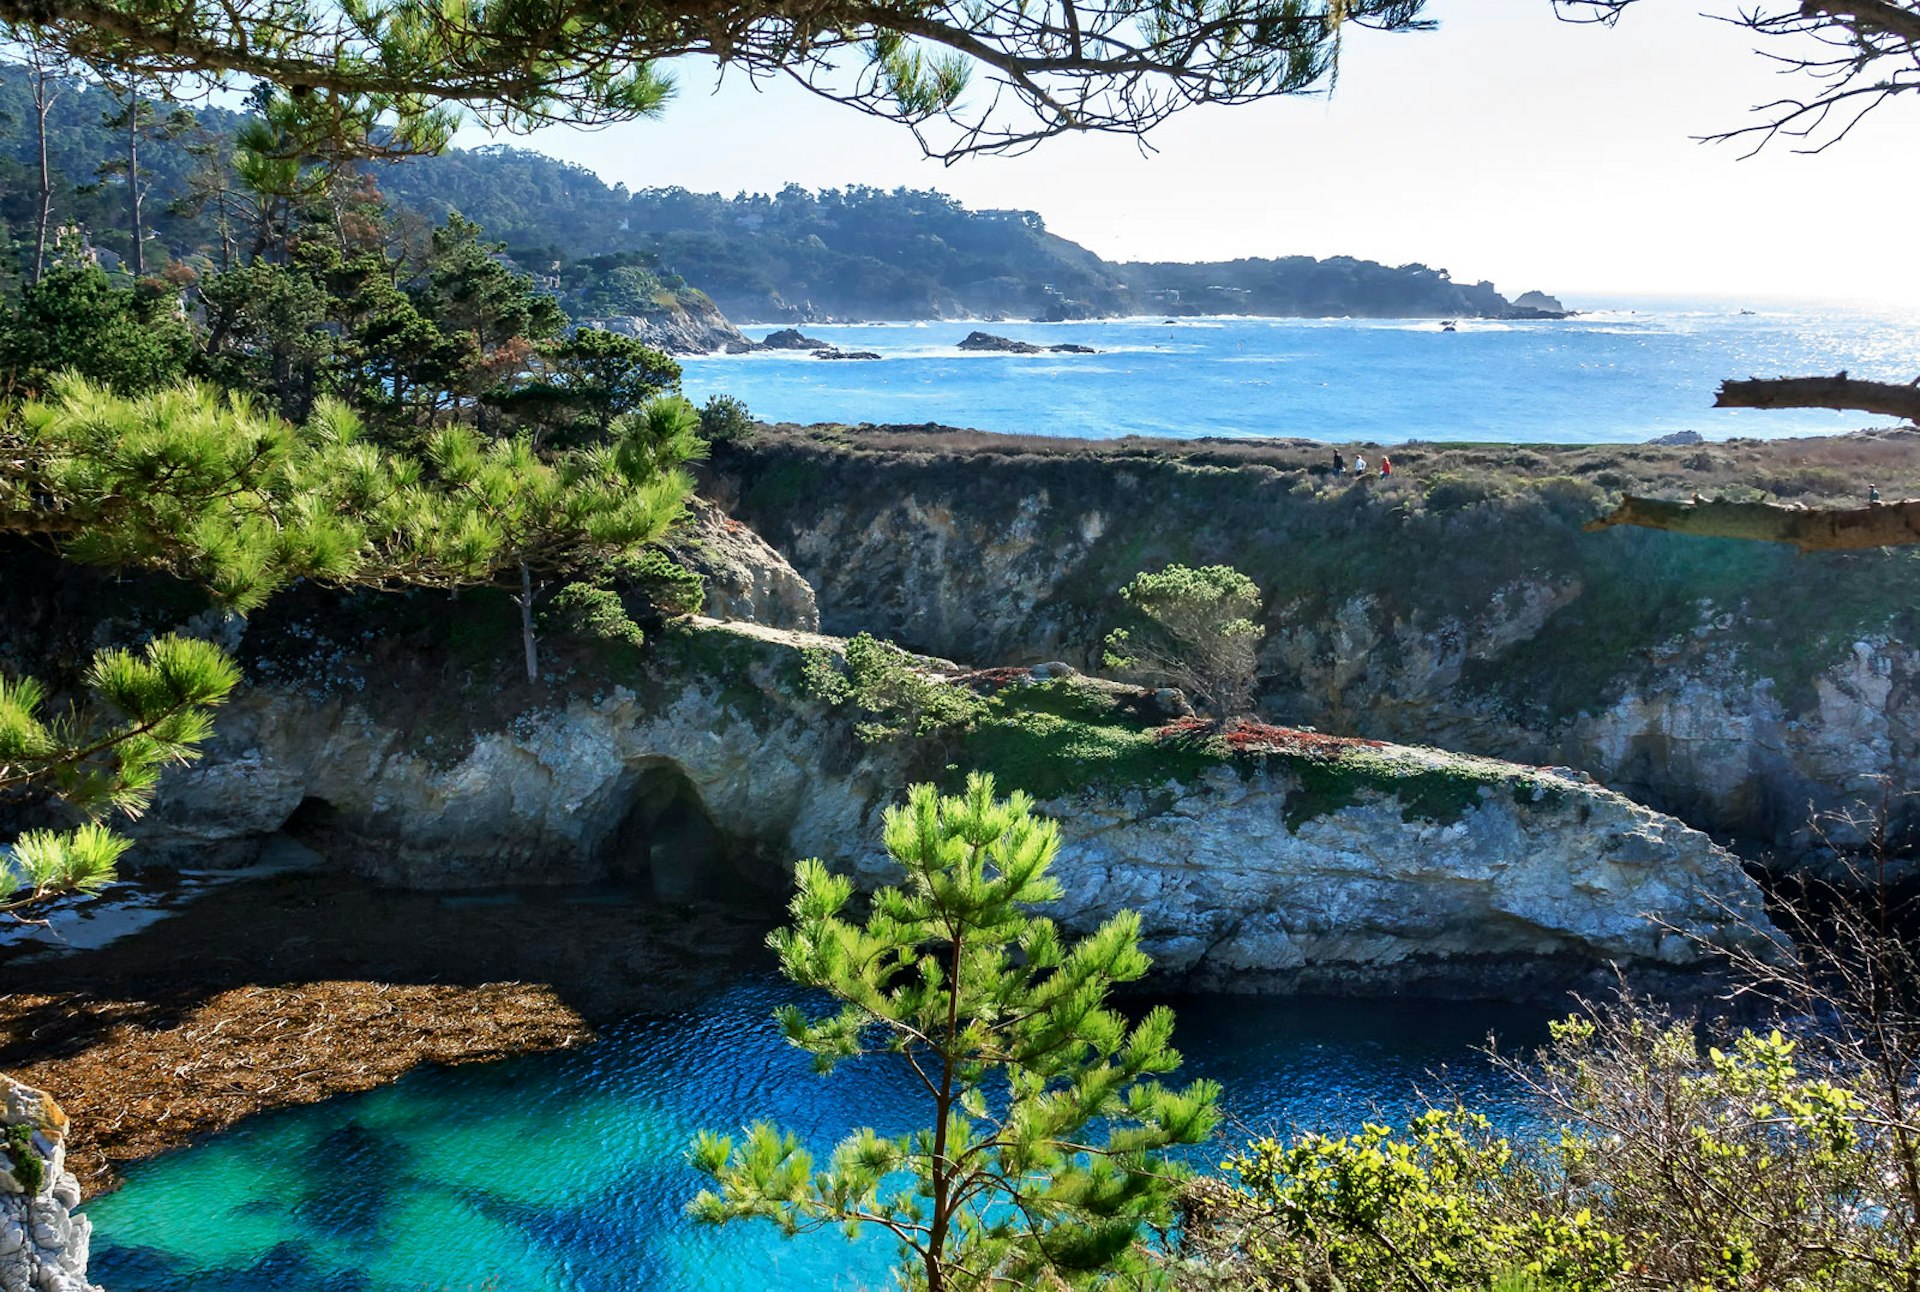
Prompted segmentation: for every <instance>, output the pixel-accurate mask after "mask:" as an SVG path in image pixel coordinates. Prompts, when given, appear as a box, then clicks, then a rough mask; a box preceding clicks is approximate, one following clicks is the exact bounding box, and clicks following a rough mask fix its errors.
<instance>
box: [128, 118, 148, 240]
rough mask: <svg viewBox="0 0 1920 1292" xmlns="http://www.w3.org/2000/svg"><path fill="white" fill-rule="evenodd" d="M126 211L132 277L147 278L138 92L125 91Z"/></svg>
mask: <svg viewBox="0 0 1920 1292" xmlns="http://www.w3.org/2000/svg"><path fill="white" fill-rule="evenodd" d="M127 211H128V214H129V216H130V217H131V219H132V223H133V276H134V277H135V278H145V277H146V276H147V252H146V248H145V246H143V245H142V243H143V241H144V240H143V239H142V237H141V229H140V92H139V91H138V90H133V89H129V90H128V91H127Z"/></svg>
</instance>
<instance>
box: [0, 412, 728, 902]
mask: <svg viewBox="0 0 1920 1292" xmlns="http://www.w3.org/2000/svg"><path fill="white" fill-rule="evenodd" d="M693 418H694V414H693V413H692V411H691V410H690V409H686V410H681V409H678V408H676V409H674V410H672V415H671V417H670V418H669V419H668V420H669V421H671V422H672V426H673V427H681V426H683V424H684V423H686V422H690V421H692V420H693ZM668 429H669V430H671V429H672V428H671V427H670V428H668ZM445 435H446V437H453V438H451V439H445V442H444V443H439V444H436V452H435V454H434V455H432V456H430V457H427V458H420V457H414V456H410V455H408V454H405V453H402V452H398V451H395V450H392V449H384V448H381V447H379V446H378V445H376V444H374V443H371V442H369V441H368V440H367V438H366V437H365V436H364V434H363V433H362V430H361V427H360V424H359V421H358V419H357V418H356V417H355V416H354V415H353V413H352V412H351V411H350V410H348V409H347V408H346V407H345V406H344V405H342V404H340V403H338V402H337V401H332V400H323V401H321V402H320V403H319V404H318V405H317V406H316V409H315V412H314V415H313V417H312V418H310V419H309V420H308V421H307V422H306V423H304V424H301V425H294V424H292V423H289V422H286V421H283V420H281V419H280V418H278V417H276V416H273V415H271V414H269V413H266V412H263V411H261V410H260V409H259V408H257V407H256V406H255V405H254V404H253V403H252V402H250V401H248V400H247V399H245V398H244V397H241V396H238V395H224V396H223V395H220V394H218V393H216V392H214V391H212V390H210V389H208V388H205V387H198V386H176V387H172V388H168V389H163V390H159V391H156V392H152V393H149V394H145V395H140V396H126V395H120V394H116V393H114V392H112V391H111V390H108V389H107V388H105V387H103V386H99V385H95V384H92V383H89V382H88V381H86V380H85V379H83V378H80V377H77V376H73V375H68V376H65V377H61V378H57V379H55V380H54V381H53V383H52V389H51V391H50V393H49V394H48V396H47V397H46V398H45V399H41V400H30V401H27V402H25V403H21V404H18V405H15V406H12V407H0V537H11V538H14V539H17V540H23V541H30V542H38V543H42V544H46V545H49V546H51V547H52V548H53V549H54V550H56V551H58V552H59V553H60V554H61V555H63V556H65V557H67V558H69V559H72V560H76V561H79V562H82V563H86V564H92V565H100V566H105V567H109V568H134V569H147V570H155V571H160V572H164V573H167V574H172V575H175V576H177V577H180V578H182V579H186V580H189V581H191V582H193V583H195V584H197V585H199V586H200V587H202V588H204V589H206V591H207V592H208V593H209V594H210V595H211V597H212V598H213V600H214V602H215V603H216V604H217V605H219V606H222V607H225V608H226V609H228V610H231V611H234V612H238V613H245V612H247V611H249V610H252V609H254V608H256V607H258V606H260V605H261V604H263V603H264V602H265V601H266V600H267V599H268V598H269V597H271V596H272V595H273V594H274V593H275V592H277V591H278V590H280V589H281V588H283V587H285V586H286V585H287V584H288V583H290V582H292V581H293V580H295V579H305V580H308V581H311V582H315V583H320V584H325V585H331V586H335V587H375V588H381V587H409V586H411V587H437V588H457V587H461V586H468V585H474V584H484V583H490V582H493V581H494V580H495V578H496V577H497V576H498V575H499V574H500V572H502V571H508V572H510V573H511V574H512V575H514V576H517V577H518V578H520V579H523V580H524V579H525V578H526V577H527V576H526V574H525V573H524V571H525V570H527V569H528V568H529V566H530V563H539V564H540V566H541V568H543V569H548V570H575V569H579V568H582V567H584V566H586V565H588V564H590V563H592V562H594V561H602V560H611V559H615V558H618V557H620V556H623V555H633V554H636V553H637V552H638V551H639V550H640V549H642V548H643V547H644V546H645V545H646V544H648V543H650V542H652V541H654V540H655V539H657V538H659V537H660V536H661V534H662V533H664V531H665V529H666V527H667V526H668V525H670V524H671V523H672V521H673V520H674V518H676V517H677V516H678V514H679V511H680V508H681V505H682V500H683V498H684V496H685V493H686V490H687V488H688V482H687V480H686V477H685V476H684V474H682V473H680V472H679V470H678V462H679V461H680V460H683V458H684V455H685V454H687V453H689V452H691V451H693V448H694V447H697V444H698V441H697V440H692V437H691V436H690V435H688V436H684V437H681V438H673V437H672V436H668V437H667V439H668V442H666V443H657V442H655V441H654V440H650V439H649V438H648V434H647V428H645V427H635V428H633V429H632V431H631V433H630V434H629V435H628V436H627V437H625V438H624V439H622V440H621V441H619V442H617V443H616V444H615V445H613V446H607V447H603V448H601V449H598V450H594V451H592V452H584V451H583V452H578V453H573V454H568V455H564V456H562V457H560V458H558V459H555V460H543V459H540V458H539V457H537V456H534V455H532V454H531V453H529V452H526V451H524V448H523V445H522V444H521V443H519V442H503V443H495V444H493V445H491V446H490V447H485V448H483V447H480V446H478V445H476V444H474V443H472V442H471V441H470V440H465V441H462V440H460V438H459V437H461V436H470V433H468V432H460V431H449V432H446V433H445ZM444 438H445V437H443V439H444ZM529 604H530V603H529ZM528 631H529V633H530V631H531V627H530V624H529V627H528ZM530 643H531V639H530V637H529V646H528V650H529V656H528V662H529V673H532V672H533V661H532V655H531V644H530ZM237 680H238V673H237V671H236V669H235V667H234V665H233V663H232V661H231V660H229V659H228V658H227V657H226V656H225V655H224V654H223V653H222V652H221V651H220V650H219V649H217V648H216V647H214V646H213V645H211V644H210V643H207V642H204V641H196V640H189V639H185V638H180V637H173V636H165V637H161V638H158V639H157V640H155V641H152V642H150V643H148V644H147V645H146V646H145V647H144V648H142V649H140V650H137V651H124V650H108V651H102V652H101V653H100V654H98V655H97V656H96V657H95V659H94V660H93V663H92V665H91V667H90V668H89V669H87V670H86V672H85V676H84V678H83V679H82V683H83V689H84V690H85V691H86V692H87V693H88V694H89V695H90V696H91V700H90V702H88V703H85V704H81V705H78V706H65V707H63V706H57V705H54V704H53V703H51V696H50V692H49V688H48V687H46V686H45V685H43V684H41V683H40V682H38V681H35V680H34V679H32V678H22V677H8V676H5V675H0V800H10V799H24V800H26V801H27V803H28V804H29V805H32V804H34V803H42V804H44V805H45V806H46V807H48V808H49V810H52V809H53V802H52V801H54V800H58V801H61V802H64V804H65V805H66V808H67V809H68V810H70V811H72V812H77V813H79V814H80V815H81V816H83V817H84V818H86V819H85V821H84V822H83V823H82V824H80V825H79V826H77V827H75V828H72V829H68V830H65V831H59V830H29V831H27V832H25V833H23V834H21V835H20V836H19V837H18V838H16V839H14V840H13V842H12V843H11V844H10V845H8V847H7V848H6V850H5V851H4V853H0V911H5V910H12V909H16V908H19V907H22V906H27V905H31V904H34V903H38V902H43V901H45V900H47V899H49V898H52V897H56V896H59V895H61V894H63V893H72V892H83V893H84V892H91V891H94V890H96V889H98V888H99V887H100V886H101V885H103V884H104V883H106V882H107V881H108V880H110V879H111V877H112V874H113V867H114V863H115V862H116V861H117V860H118V859H119V857H120V856H121V854H122V853H124V852H125V850H126V848H127V843H126V841H125V840H124V839H121V838H119V837H118V836H115V835H114V834H112V833H111V831H109V830H108V829H107V828H106V826H105V824H104V820H105V818H107V817H109V816H111V815H112V814H114V813H122V814H134V813H138V812H139V811H140V810H141V809H142V808H144V807H145V806H146V804H147V803H148V802H149V801H150V800H151V798H152V795H153V792H154V789H155V786H156V784H157V782H158V778H159V775H160V773H161V772H162V771H163V770H164V769H165V768H166V767H167V766H169V765H173V764H178V763H181V762H186V761H189V760H191V759H192V758H193V757H194V756H195V754H196V751H197V748H198V746H199V745H200V744H201V743H202V742H203V741H204V740H205V739H206V737H207V736H208V734H209V733H210V730H211V726H210V710H211V709H212V708H213V707H214V706H216V705H217V704H219V703H220V701H221V700H223V699H224V698H225V697H226V695H227V694H228V692H229V691H230V690H231V689H232V688H233V686H234V685H235V683H236V681H237Z"/></svg>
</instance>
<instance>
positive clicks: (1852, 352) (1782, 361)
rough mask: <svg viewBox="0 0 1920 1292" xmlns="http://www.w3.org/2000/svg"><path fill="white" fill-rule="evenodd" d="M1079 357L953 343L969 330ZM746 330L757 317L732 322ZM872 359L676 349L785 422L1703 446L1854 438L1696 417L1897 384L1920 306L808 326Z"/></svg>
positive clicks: (1911, 361) (1817, 417)
mask: <svg viewBox="0 0 1920 1292" xmlns="http://www.w3.org/2000/svg"><path fill="white" fill-rule="evenodd" d="M976 327H979V328H983V329H984V330H986V331H989V332H993V333H996V334H998V335H1002V336H1008V337H1013V338H1015V339H1018V340H1027V341H1035V342H1040V343H1043V344H1055V343H1059V342H1075V343H1078V344H1082V345H1090V346H1093V347H1095V348H1096V349H1098V350H1100V351H1102V353H1100V354H1097V355H1054V354H1048V355H1031V356H1025V355H1000V354H967V353H963V352H961V351H959V350H956V349H955V348H954V347H955V345H956V343H958V342H959V341H960V339H961V338H962V337H964V336H965V335H966V334H967V333H968V332H969V331H971V330H973V329H974V328H976ZM746 330H747V332H748V334H749V335H750V336H753V337H755V338H756V339H758V338H759V337H761V336H763V335H765V333H766V332H768V331H771V330H772V329H771V328H766V327H754V328H748V329H746ZM803 330H804V331H805V332H806V333H807V334H808V335H810V336H817V337H819V338H820V339H821V340H824V341H829V342H831V343H833V344H835V345H838V346H840V347H841V348H843V349H849V350H871V351H874V352H877V353H879V354H880V355H882V356H883V358H882V359H881V360H879V361H877V362H874V361H838V362H824V361H822V360H819V359H815V358H813V357H812V356H811V355H810V354H808V353H807V352H805V351H799V352H780V353H767V354H755V355H743V356H725V357H712V358H701V359H690V360H686V361H685V362H684V367H685V370H686V389H687V392H688V394H689V395H691V396H692V397H694V398H695V399H696V400H697V401H704V400H705V399H706V398H707V396H709V395H711V394H716V393H725V394H731V395H735V396H738V397H739V398H741V399H744V400H745V401H746V403H747V406H748V407H749V408H750V409H751V410H752V411H753V413H754V415H755V416H757V417H760V418H763V419H766V420H770V421H790V422H825V421H836V422H895V423H918V422H941V423H945V424H947V425H950V426H967V427H973V428H976V429H979V430H986V431H1002V432H1010V433H1020V434H1033V435H1072V436H1088V437H1093V438H1100V439H1104V438H1108V437H1112V436H1119V435H1131V434H1139V435H1166V436H1178V437H1189V436H1200V435H1280V436H1303V437H1306V438H1309V439H1316V440H1337V441H1344V440H1350V439H1365V440H1374V441H1378V442H1382V443H1397V442H1400V441H1403V440H1409V439H1420V440H1501V441H1527V442H1545V443H1554V442H1564V443H1588V442H1597V441H1607V440H1615V441H1635V440H1646V439H1650V438H1652V437H1654V436H1657V435H1664V434H1667V433H1669V432H1672V431H1679V430H1695V431H1698V432H1700V433H1701V434H1702V435H1705V436H1707V437H1708V438H1711V439H1724V438H1728V437H1732V436H1759V437H1769V436H1778V435H1794V434H1808V433H1814V432H1833V431H1847V430H1854V429H1857V428H1859V427H1861V426H1866V425H1873V424H1875V423H1876V419H1874V418H1871V417H1868V416H1866V415H1864V414H1858V413H1829V412H1818V411H1811V410H1809V411H1776V412H1757V411H1751V410H1748V411H1741V410H1727V409H1722V410H1715V409H1714V408H1713V407H1712V403H1713V392H1714V389H1715V387H1716V386H1718V385H1719V383H1720V381H1721V380H1722V379H1723V378H1727V377H1747V376H1778V375H1782V374H1792V375H1807V374H1813V373H1830V372H1835V371H1838V370H1840V369H1843V368H1844V369H1847V370H1848V371H1849V372H1851V373H1852V375H1853V376H1856V377H1866V378H1874V379H1880V380H1891V381H1911V380H1912V379H1913V378H1914V376H1915V375H1916V374H1920V314H1914V313H1912V312H1907V313H1901V312H1897V311H1893V310H1881V311H1877V312H1867V311H1862V310H1858V309H1840V308H1814V307H1795V308H1782V307H1775V308H1765V307H1756V312H1755V313H1753V314H1750V315H1742V314H1740V313H1739V312H1738V307H1737V306H1736V305H1735V304H1726V303H1722V304H1708V305H1701V304H1692V305H1667V306H1662V307H1652V308H1640V309H1632V308H1628V307H1625V306H1622V307H1621V308H1618V309H1610V310H1608V311H1605V312H1597V313H1592V314H1586V315H1582V316H1581V317H1578V318H1571V319H1564V320H1558V321H1542V322H1533V323H1520V322H1516V323H1502V322H1492V321H1483V320H1474V319H1466V320H1461V321H1460V323H1459V330H1458V331H1457V332H1443V331H1441V329H1440V324H1439V323H1438V322H1435V321H1431V320H1420V321H1414V320H1353V319H1224V318H1223V319H1199V320H1185V321H1182V322H1180V323H1178V324H1174V325H1169V324H1167V323H1166V322H1164V321H1163V320H1160V319H1125V320H1115V321H1106V322H1096V323H1054V324H1046V323H992V324H974V323H909V324H882V325H862V326H844V327H821V326H814V325H808V326H807V327H806V328H804V329H803Z"/></svg>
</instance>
